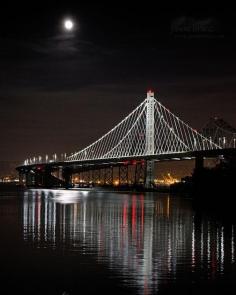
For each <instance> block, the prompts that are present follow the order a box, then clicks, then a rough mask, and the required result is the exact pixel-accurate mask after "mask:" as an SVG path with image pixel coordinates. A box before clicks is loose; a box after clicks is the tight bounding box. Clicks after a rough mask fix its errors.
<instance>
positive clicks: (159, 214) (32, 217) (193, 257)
mask: <svg viewBox="0 0 236 295" xmlns="http://www.w3.org/2000/svg"><path fill="white" fill-rule="evenodd" d="M23 208H24V209H23V211H24V212H23V226H24V240H25V241H26V242H27V243H33V245H34V246H36V247H42V248H43V247H53V248H56V247H66V248H67V249H70V250H71V251H79V252H80V253H82V254H84V255H88V254H93V255H95V257H96V260H97V263H103V264H105V265H106V266H107V267H108V268H109V269H112V270H115V271H117V272H118V273H119V277H120V278H122V279H123V282H124V284H126V285H132V286H136V287H138V289H139V291H140V294H150V293H153V292H157V291H158V289H159V288H160V286H161V285H163V284H164V285H165V284H168V283H173V282H175V281H176V280H178V281H180V280H185V279H186V275H183V273H185V274H186V273H189V274H190V275H191V280H192V281H193V283H194V281H195V280H197V279H198V277H199V273H200V274H201V276H202V277H204V279H206V280H211V279H214V278H216V276H220V275H221V274H223V273H224V272H225V267H229V266H230V265H231V264H232V263H234V261H235V240H234V239H235V237H234V233H235V227H234V225H230V226H227V227H224V226H223V225H222V224H221V223H217V222H215V221H213V220H212V221H211V220H208V219H204V218H200V217H198V216H196V215H194V213H193V211H192V209H191V204H190V203H189V202H186V201H183V200H181V199H178V198H170V197H168V196H159V197H157V196H154V195H152V194H149V195H145V196H144V195H135V194H133V195H128V194H127V195H125V194H117V193H116V194H115V193H114V194H113V193H109V194H108V193H93V192H76V191H70V192H68V191H50V190H44V191H37V190H32V191H27V192H26V193H25V195H24V206H23Z"/></svg>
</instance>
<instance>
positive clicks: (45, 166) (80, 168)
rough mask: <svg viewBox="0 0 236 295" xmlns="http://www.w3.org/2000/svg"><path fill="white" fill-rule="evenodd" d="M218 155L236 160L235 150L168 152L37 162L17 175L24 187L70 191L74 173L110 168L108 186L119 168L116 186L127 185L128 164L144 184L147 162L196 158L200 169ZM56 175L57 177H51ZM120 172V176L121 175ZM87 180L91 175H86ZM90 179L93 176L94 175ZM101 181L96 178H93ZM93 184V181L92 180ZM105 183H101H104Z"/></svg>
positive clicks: (18, 169)
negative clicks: (54, 188)
mask: <svg viewBox="0 0 236 295" xmlns="http://www.w3.org/2000/svg"><path fill="white" fill-rule="evenodd" d="M219 156H223V157H226V158H227V157H234V158H236V149H234V148H227V149H214V150H204V151H189V152H182V153H170V154H162V155H146V156H144V155H142V156H134V157H122V158H109V159H96V160H85V161H58V162H49V163H37V164H31V165H26V166H24V165H23V166H19V167H17V168H16V169H17V171H18V172H19V176H20V177H19V178H20V182H21V183H22V182H24V183H25V184H26V186H29V187H31V186H33V187H38V186H39V187H57V186H58V187H65V188H69V187H70V186H71V183H72V175H73V174H75V173H81V172H86V171H87V172H88V171H96V170H99V171H100V170H101V169H105V170H106V169H110V171H108V172H104V175H103V177H104V179H105V178H106V176H105V174H106V173H107V175H108V178H107V179H108V183H109V184H111V185H112V184H113V168H115V167H118V169H119V172H118V174H119V183H122V181H121V179H120V178H122V177H123V179H125V178H126V181H127V182H128V168H125V167H128V166H129V165H133V166H135V178H134V183H136V184H143V185H144V184H145V178H146V175H145V171H146V168H144V169H143V168H142V166H145V165H146V163H147V161H154V162H157V161H175V160H190V159H195V167H196V168H201V167H203V165H204V158H216V157H219ZM55 172H57V177H55V176H53V175H52V174H53V173H54V174H55ZM122 173H123V176H122ZM89 177H90V176H89ZM93 177H95V176H94V175H93ZM96 177H97V179H98V180H100V178H101V176H100V172H99V176H98V175H97V176H96ZM93 181H94V180H93ZM105 182H106V181H105V180H104V183H105Z"/></svg>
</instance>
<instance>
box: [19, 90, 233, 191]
mask: <svg viewBox="0 0 236 295" xmlns="http://www.w3.org/2000/svg"><path fill="white" fill-rule="evenodd" d="M235 151H236V149H235V147H234V148H232V147H229V148H226V147H222V145H220V144H218V143H217V142H215V141H213V139H212V138H211V137H207V136H204V135H202V134H200V133H199V132H198V131H197V130H195V129H193V128H191V127H190V126H189V125H188V124H186V123H185V122H184V121H182V120H181V119H180V118H179V117H177V116H176V115H174V114H173V113H172V112H171V111H170V110H168V109H167V108H166V107H165V106H164V105H162V104H161V103H160V102H159V101H158V100H157V99H155V97H154V93H153V92H152V91H148V92H147V97H146V98H145V99H144V101H143V102H142V103H141V104H140V105H138V106H137V107H136V108H135V109H134V110H133V111H132V112H131V113H130V114H128V115H127V116H126V117H125V118H124V119H123V120H122V121H121V122H119V123H118V124H117V125H116V126H115V127H114V128H112V129H111V130H110V131H109V132H107V133H106V134H105V135H103V136H102V137H101V138H99V139H98V140H96V141H95V142H93V143H91V144H90V145H89V146H87V147H85V148H84V149H82V150H80V151H78V152H76V153H73V154H71V155H70V156H66V155H65V156H64V157H62V159H60V160H59V159H58V158H57V156H56V155H54V157H53V158H52V159H49V158H48V156H46V157H45V158H42V157H40V156H39V157H34V158H31V159H26V160H25V161H24V163H23V164H22V165H21V166H19V167H17V170H18V172H19V176H20V181H24V183H25V184H26V185H27V186H29V187H65V188H69V187H71V183H72V175H73V174H75V173H77V174H78V175H79V179H80V182H81V183H82V184H90V185H91V186H95V185H113V184H114V183H115V185H117V186H121V185H128V184H132V185H136V186H143V187H145V188H147V189H150V188H152V187H153V183H154V165H155V162H159V161H164V160H186V159H196V168H199V167H202V166H203V159H204V157H217V156H225V155H232V154H235Z"/></svg>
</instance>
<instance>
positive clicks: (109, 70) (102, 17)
mask: <svg viewBox="0 0 236 295" xmlns="http://www.w3.org/2000/svg"><path fill="white" fill-rule="evenodd" d="M115 3H116V2H115ZM115 3H112V4H111V5H110V6H103V5H101V4H100V5H98V4H96V5H95V4H91V5H88V4H87V5H85V4H77V5H76V6H75V5H69V4H68V5H67V6H66V5H65V4H64V6H60V5H55V6H49V5H48V4H47V5H41V6H40V7H36V6H35V7H26V6H25V7H23V6H20V7H14V6H13V4H12V5H11V7H9V8H4V9H3V8H2V9H1V11H0V16H1V17H0V45H1V46H0V129H1V144H0V161H4V160H6V161H10V160H17V161H18V160H19V161H21V160H22V161H23V160H24V159H25V158H28V157H30V156H34V155H36V156H37V155H45V154H49V155H50V154H52V153H54V152H56V153H58V154H60V153H62V152H67V153H68V154H69V153H70V152H75V151H77V150H79V149H81V148H82V147H85V146H86V145H87V144H89V143H91V142H93V141H94V140H96V139H97V138H98V137H100V136H101V135H103V134H104V133H105V132H107V131H108V130H109V129H110V128H112V127H113V126H114V125H116V124H117V123H118V122H119V121H120V120H121V119H122V118H123V117H124V116H126V115H127V114H128V113H129V112H130V111H131V110H132V109H133V108H135V107H136V106H137V105H138V104H139V103H141V102H142V100H143V99H144V98H145V96H146V91H147V89H149V88H151V89H153V90H154V91H155V96H156V98H157V99H159V100H160V101H161V102H162V103H163V104H164V105H165V106H167V107H168V108H169V109H170V110H171V111H173V112H174V113H175V114H177V115H179V116H180V117H181V118H182V119H183V120H184V121H186V122H188V123H189V124H190V125H191V126H192V127H194V128H197V129H201V128H202V127H203V125H204V124H205V123H206V122H207V120H208V119H209V118H210V117H212V116H218V117H223V118H224V119H225V120H226V121H228V122H229V123H230V124H232V125H233V126H235V127H236V116H235V113H236V58H235V52H236V48H235V47H236V46H235V45H236V43H235V38H236V12H235V13H234V12H233V11H230V10H229V11H227V10H224V11H222V10H219V11H216V10H215V11H207V12H206V11H205V12H203V11H200V10H194V11H186V10H183V9H179V10H174V9H173V10H170V9H165V10H163V9H157V8H155V7H154V6H153V7H152V6H151V5H147V6H144V5H143V4H142V5H139V4H136V5H133V6H127V5H124V4H123V5H121V4H120V5H118V4H115ZM117 3H118V2H117ZM66 17H71V18H72V19H73V20H74V21H75V24H76V27H75V30H74V31H73V32H72V33H71V32H70V33H68V32H65V30H64V29H63V26H62V22H63V20H64V19H65V18H66Z"/></svg>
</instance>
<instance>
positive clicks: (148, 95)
mask: <svg viewBox="0 0 236 295" xmlns="http://www.w3.org/2000/svg"><path fill="white" fill-rule="evenodd" d="M147 97H149V98H150V97H154V91H153V90H151V89H149V90H148V91H147Z"/></svg>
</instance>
